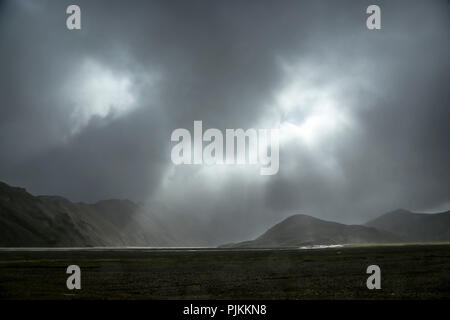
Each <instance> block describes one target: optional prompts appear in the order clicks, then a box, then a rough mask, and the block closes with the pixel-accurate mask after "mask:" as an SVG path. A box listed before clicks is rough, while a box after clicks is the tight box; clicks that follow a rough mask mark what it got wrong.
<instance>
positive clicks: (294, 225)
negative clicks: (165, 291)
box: [229, 214, 400, 247]
mask: <svg viewBox="0 0 450 320" xmlns="http://www.w3.org/2000/svg"><path fill="white" fill-rule="evenodd" d="M399 240H400V239H399V237H397V236H395V235H393V234H391V233H389V232H386V231H381V230H377V229H375V228H372V227H367V226H360V225H345V224H342V223H337V222H330V221H325V220H320V219H317V218H314V217H311V216H307V215H303V214H297V215H293V216H290V217H288V218H287V219H285V220H283V221H282V222H280V223H278V224H276V225H275V226H273V227H272V228H270V229H269V230H268V231H266V232H265V233H264V234H263V235H261V236H260V237H258V238H256V239H255V240H252V241H246V242H241V243H237V244H231V245H229V246H232V247H289V246H301V245H321V244H322V245H330V244H349V243H383V242H396V241H399Z"/></svg>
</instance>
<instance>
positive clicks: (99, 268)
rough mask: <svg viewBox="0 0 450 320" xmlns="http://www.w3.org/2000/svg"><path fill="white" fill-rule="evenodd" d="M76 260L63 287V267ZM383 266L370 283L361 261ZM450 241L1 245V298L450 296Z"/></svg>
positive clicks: (345, 297)
mask: <svg viewBox="0 0 450 320" xmlns="http://www.w3.org/2000/svg"><path fill="white" fill-rule="evenodd" d="M72 264H75V265H78V266H80V268H81V286H82V289H81V290H72V291H71V290H68V289H67V287H66V279H67V277H68V276H69V275H68V274H66V268H67V266H69V265H72ZM373 264H375V265H378V266H380V268H381V287H382V289H381V290H368V289H367V287H366V280H367V277H368V276H369V275H368V274H366V268H367V267H368V266H369V265H373ZM449 298H450V245H449V244H439V245H438V244H435V245H402V246H361V247H343V248H340V247H337V248H329V249H318V250H297V249H283V250H278V249H274V250H229V249H216V250H207V249H200V250H187V249H183V250H181V249H180V250H154V249H90V250H56V251H54V250H51V251H48V250H42V251H28V250H0V299H449Z"/></svg>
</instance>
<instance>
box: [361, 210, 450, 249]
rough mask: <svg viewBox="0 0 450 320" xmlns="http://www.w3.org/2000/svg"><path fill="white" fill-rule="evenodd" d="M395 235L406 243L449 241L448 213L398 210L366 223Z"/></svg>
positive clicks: (449, 225)
mask: <svg viewBox="0 0 450 320" xmlns="http://www.w3.org/2000/svg"><path fill="white" fill-rule="evenodd" d="M366 226H369V227H375V228H377V229H380V230H386V231H389V232H392V233H395V234H397V235H399V236H401V237H402V238H404V239H405V240H406V241H417V242H429V241H450V211H447V212H442V213H435V214H426V213H413V212H410V211H407V210H403V209H399V210H395V211H392V212H388V213H386V214H384V215H382V216H381V217H378V218H376V219H374V220H372V221H369V222H368V223H366Z"/></svg>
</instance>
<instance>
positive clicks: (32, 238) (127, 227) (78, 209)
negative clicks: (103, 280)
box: [0, 182, 205, 247]
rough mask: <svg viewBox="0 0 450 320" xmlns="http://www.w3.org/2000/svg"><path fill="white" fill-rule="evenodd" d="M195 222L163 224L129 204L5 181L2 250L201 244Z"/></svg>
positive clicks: (0, 187)
mask: <svg viewBox="0 0 450 320" xmlns="http://www.w3.org/2000/svg"><path fill="white" fill-rule="evenodd" d="M193 224H194V223H192V222H189V221H184V220H180V219H177V221H174V222H173V223H170V221H168V220H167V221H166V220H165V221H162V220H161V219H160V218H158V217H157V216H154V215H151V214H150V213H148V212H144V211H143V208H141V207H140V206H139V205H137V204H135V203H133V202H131V201H129V200H104V201H99V202H97V203H95V204H85V203H73V202H71V201H69V200H67V199H65V198H62V197H58V196H33V195H31V194H29V193H28V192H27V191H26V190H25V189H23V188H16V187H11V186H9V185H7V184H5V183H2V182H0V247H39V246H45V247H84V246H180V245H185V246H189V245H202V244H204V243H205V242H204V241H203V239H202V238H201V237H195V236H193V235H195V234H199V232H198V230H194V229H193V228H192V225H193Z"/></svg>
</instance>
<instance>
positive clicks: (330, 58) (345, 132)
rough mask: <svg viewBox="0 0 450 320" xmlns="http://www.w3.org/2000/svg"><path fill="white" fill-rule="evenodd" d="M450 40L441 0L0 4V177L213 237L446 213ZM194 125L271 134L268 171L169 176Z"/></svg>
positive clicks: (447, 7) (210, 169) (213, 169)
mask: <svg viewBox="0 0 450 320" xmlns="http://www.w3.org/2000/svg"><path fill="white" fill-rule="evenodd" d="M73 3H76V4H78V5H79V6H80V7H81V20H82V22H81V23H82V29H81V30H76V31H69V30H67V28H66V17H67V15H66V13H65V11H66V7H67V6H68V5H69V4H73ZM370 4H378V5H379V6H380V7H381V23H382V28H381V30H375V31H372V30H368V29H367V28H366V18H367V16H368V15H367V14H366V12H365V11H366V8H367V6H368V5H370ZM449 31H450V2H449V1H417V2H416V1H403V2H401V1H386V2H385V1H331V0H330V1H316V0H315V1H308V2H306V1H299V0H298V1H247V0H239V1H238V0H226V1H225V0H213V1H211V0H208V1H207V0H203V1H193V0H189V1H70V2H68V1H24V0H20V1H6V2H5V1H2V2H0V111H1V113H0V180H1V181H4V182H7V183H9V184H12V185H17V186H22V187H25V188H27V190H28V191H29V192H31V193H33V194H57V195H61V196H64V197H67V198H69V199H71V200H73V201H85V202H95V201H98V200H100V199H108V198H128V199H131V200H134V201H142V202H146V203H148V205H149V206H150V209H149V210H151V211H153V212H157V213H158V214H161V215H166V216H171V215H184V216H185V217H190V216H192V217H197V218H200V219H203V221H206V222H207V223H208V224H209V225H211V226H213V227H212V228H214V226H216V228H217V229H218V230H217V233H218V234H219V236H220V238H221V239H223V240H241V239H247V238H249V236H251V235H256V234H258V232H260V231H262V230H264V229H265V228H266V227H267V226H270V225H271V224H272V223H274V222H278V221H280V220H281V219H282V218H284V217H286V216H288V215H291V214H294V213H305V214H310V215H313V216H315V217H319V218H323V219H329V220H335V221H340V222H345V223H363V222H366V221H367V220H369V219H371V218H374V217H376V216H378V215H380V214H382V213H385V212H387V211H390V210H393V209H396V208H406V209H410V210H415V211H427V212H433V211H438V210H448V209H449V207H450V183H449V182H450V165H449V164H450V151H449V137H450V129H449V120H450V99H449V98H450V90H449V84H450V58H449V57H450V34H449ZM194 120H202V121H203V126H204V127H205V128H219V129H221V130H224V129H225V128H243V129H248V128H281V140H280V143H281V145H280V169H279V172H278V174H277V175H273V176H260V175H259V171H258V170H257V169H254V168H253V167H248V166H243V167H242V166H241V167H236V166H199V165H197V166H189V165H185V166H174V165H173V164H172V162H171V160H170V151H171V148H172V146H173V144H172V143H171V141H170V134H171V132H172V131H173V130H174V129H176V128H187V129H189V130H192V129H193V121H194Z"/></svg>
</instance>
